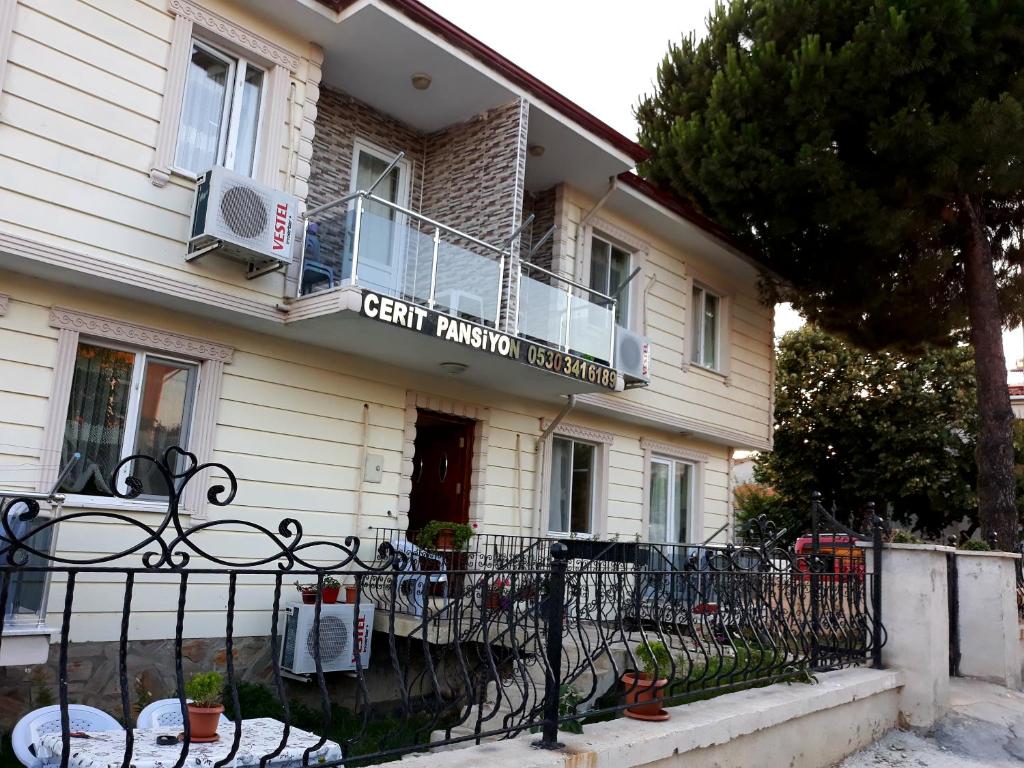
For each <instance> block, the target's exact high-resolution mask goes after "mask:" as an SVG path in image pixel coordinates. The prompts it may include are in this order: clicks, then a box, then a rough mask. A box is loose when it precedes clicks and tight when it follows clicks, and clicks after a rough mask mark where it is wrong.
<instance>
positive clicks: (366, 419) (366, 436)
mask: <svg viewBox="0 0 1024 768" xmlns="http://www.w3.org/2000/svg"><path fill="white" fill-rule="evenodd" d="M369 441H370V404H369V403H363V442H362V445H361V446H360V451H359V468H358V469H357V470H356V471H357V472H358V475H357V477H358V478H359V482H358V488H357V490H356V536H362V532H363V482H364V481H365V480H366V451H367V448H368V446H369Z"/></svg>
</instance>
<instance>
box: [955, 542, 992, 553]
mask: <svg viewBox="0 0 1024 768" xmlns="http://www.w3.org/2000/svg"><path fill="white" fill-rule="evenodd" d="M957 549H963V550H966V551H968V552H991V551H992V547H990V546H989V545H988V542H984V541H979V540H978V539H968V540H967V541H963V542H961V543H960V546H958V547H957Z"/></svg>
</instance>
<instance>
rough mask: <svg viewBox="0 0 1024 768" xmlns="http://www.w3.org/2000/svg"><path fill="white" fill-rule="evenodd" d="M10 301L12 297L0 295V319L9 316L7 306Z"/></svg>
mask: <svg viewBox="0 0 1024 768" xmlns="http://www.w3.org/2000/svg"><path fill="white" fill-rule="evenodd" d="M9 301H10V296H8V295H7V294H6V293H0V317H3V316H4V315H6V314H7V305H8V302H9Z"/></svg>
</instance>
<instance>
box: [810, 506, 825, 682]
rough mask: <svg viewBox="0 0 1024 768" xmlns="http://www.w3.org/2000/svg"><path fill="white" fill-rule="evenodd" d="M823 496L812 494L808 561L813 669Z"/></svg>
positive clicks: (815, 663) (813, 663) (814, 663)
mask: <svg viewBox="0 0 1024 768" xmlns="http://www.w3.org/2000/svg"><path fill="white" fill-rule="evenodd" d="M820 504H821V494H820V493H818V492H817V491H814V492H813V493H811V557H810V558H809V559H808V561H807V570H808V572H809V577H810V578H809V581H810V587H811V659H810V661H811V669H817V668H818V657H819V651H818V643H819V637H820V633H821V573H820V571H821V569H822V560H821V518H820V516H819V514H818V506H819V505H820Z"/></svg>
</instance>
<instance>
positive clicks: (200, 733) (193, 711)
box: [188, 704, 224, 742]
mask: <svg viewBox="0 0 1024 768" xmlns="http://www.w3.org/2000/svg"><path fill="white" fill-rule="evenodd" d="M223 711H224V706H223V705H222V704H218V705H217V706H216V707H197V706H195V705H194V704H189V705H188V728H189V740H190V741H195V742H203V741H215V740H216V738H217V726H218V725H219V724H220V716H221V713H222V712H223Z"/></svg>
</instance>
